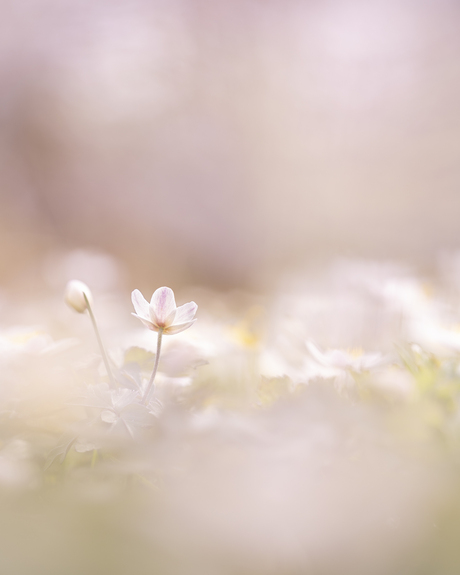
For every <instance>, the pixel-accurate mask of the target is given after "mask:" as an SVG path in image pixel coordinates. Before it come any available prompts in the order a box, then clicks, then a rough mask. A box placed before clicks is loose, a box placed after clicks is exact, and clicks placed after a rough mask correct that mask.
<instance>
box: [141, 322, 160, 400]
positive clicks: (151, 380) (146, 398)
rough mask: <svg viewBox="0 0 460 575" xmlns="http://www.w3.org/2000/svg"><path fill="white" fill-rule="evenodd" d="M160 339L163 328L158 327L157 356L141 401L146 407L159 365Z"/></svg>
mask: <svg viewBox="0 0 460 575" xmlns="http://www.w3.org/2000/svg"><path fill="white" fill-rule="evenodd" d="M162 337H163V328H162V327H160V329H159V330H158V339H157V354H156V356H155V365H154V366H153V371H152V375H151V376H150V381H149V384H148V386H147V389H146V390H145V395H144V399H143V400H142V403H144V405H147V403H148V401H149V399H150V395H151V393H152V390H153V382H154V381H155V376H156V374H157V369H158V364H159V363H160V353H161V338H162Z"/></svg>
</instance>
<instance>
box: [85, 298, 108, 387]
mask: <svg viewBox="0 0 460 575" xmlns="http://www.w3.org/2000/svg"><path fill="white" fill-rule="evenodd" d="M83 297H84V298H85V302H86V307H87V309H88V313H89V317H90V318H91V321H92V323H93V327H94V331H95V332H96V338H97V343H98V344H99V349H100V350H101V355H102V359H103V361H104V365H105V369H106V370H107V374H108V376H109V380H110V383H111V384H112V387H115V380H114V378H113V375H112V370H111V369H110V364H109V358H108V357H107V354H106V353H105V348H104V344H103V343H102V339H101V335H100V333H99V329H98V327H97V323H96V318H95V317H94V314H93V310H92V309H91V306H90V303H89V301H88V298H87V297H86V294H85V293H83Z"/></svg>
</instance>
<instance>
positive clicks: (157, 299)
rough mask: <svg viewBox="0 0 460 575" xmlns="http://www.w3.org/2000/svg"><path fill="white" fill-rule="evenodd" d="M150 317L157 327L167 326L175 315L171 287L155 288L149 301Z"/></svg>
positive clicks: (174, 302) (174, 303) (174, 301)
mask: <svg viewBox="0 0 460 575" xmlns="http://www.w3.org/2000/svg"><path fill="white" fill-rule="evenodd" d="M149 310H150V319H151V320H152V322H153V323H155V324H156V325H158V327H168V326H169V325H171V324H172V322H173V321H174V316H175V315H176V300H175V299H174V292H173V290H172V289H171V288H168V287H161V288H158V289H157V290H156V292H155V293H154V294H153V296H152V299H151V301H150V306H149Z"/></svg>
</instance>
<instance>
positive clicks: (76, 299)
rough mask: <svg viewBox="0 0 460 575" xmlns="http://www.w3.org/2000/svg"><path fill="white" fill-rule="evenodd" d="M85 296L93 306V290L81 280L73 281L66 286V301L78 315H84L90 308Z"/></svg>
mask: <svg viewBox="0 0 460 575" xmlns="http://www.w3.org/2000/svg"><path fill="white" fill-rule="evenodd" d="M85 296H86V298H87V300H88V302H89V305H92V304H93V296H92V294H91V290H90V289H89V287H88V286H87V285H86V284H85V283H83V282H81V281H79V280H71V281H70V282H69V283H68V284H67V285H66V288H65V292H64V298H65V301H66V303H67V304H68V305H69V306H70V307H72V308H73V309H74V310H75V311H78V313H83V312H84V311H85V310H86V309H87V307H88V305H87V303H86V299H85Z"/></svg>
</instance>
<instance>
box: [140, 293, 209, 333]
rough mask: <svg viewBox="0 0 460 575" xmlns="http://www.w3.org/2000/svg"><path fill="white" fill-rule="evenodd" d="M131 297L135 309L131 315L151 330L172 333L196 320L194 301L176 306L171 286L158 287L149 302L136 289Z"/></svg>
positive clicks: (182, 329) (179, 330)
mask: <svg viewBox="0 0 460 575" xmlns="http://www.w3.org/2000/svg"><path fill="white" fill-rule="evenodd" d="M131 299H132V302H133V305H134V309H135V310H136V313H133V315H134V316H135V317H138V318H139V319H140V320H141V321H142V323H143V324H144V325H146V326H147V327H148V328H149V329H151V330H152V331H159V330H160V329H161V330H162V331H163V333H165V334H169V335H173V334H175V333H179V332H181V331H184V329H187V328H189V327H190V326H191V325H193V324H194V323H195V321H196V319H194V317H195V314H196V310H197V308H198V306H197V305H196V303H195V302H194V301H191V302H189V303H186V304H184V305H181V306H180V307H176V301H175V299H174V292H173V291H172V289H171V288H168V287H161V288H158V289H157V290H156V292H155V293H154V294H153V296H152V299H151V300H150V303H149V302H148V301H147V300H146V299H145V298H144V296H143V295H142V294H141V292H140V291H139V290H138V289H135V290H134V291H133V293H132V294H131Z"/></svg>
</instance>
